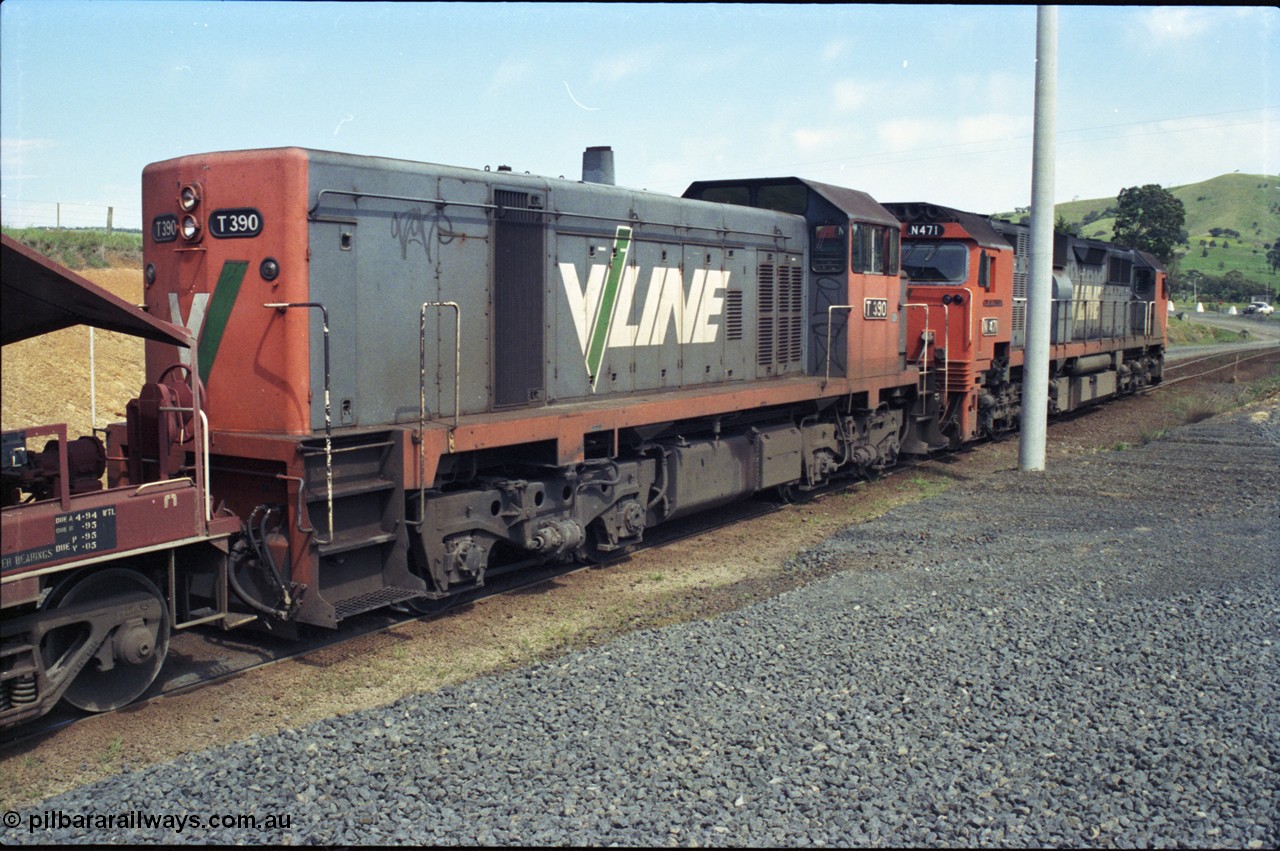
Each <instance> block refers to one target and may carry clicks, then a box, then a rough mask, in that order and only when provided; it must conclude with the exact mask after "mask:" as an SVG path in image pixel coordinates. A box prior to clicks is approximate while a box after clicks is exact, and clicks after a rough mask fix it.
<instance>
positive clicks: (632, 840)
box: [0, 358, 1280, 847]
mask: <svg viewBox="0 0 1280 851" xmlns="http://www.w3.org/2000/svg"><path fill="white" fill-rule="evenodd" d="M1257 369H1258V370H1259V371H1258V372H1256V373H1249V367H1248V366H1246V365H1242V366H1241V367H1239V370H1238V371H1237V372H1236V374H1235V377H1236V378H1237V379H1239V378H1241V375H1240V372H1241V371H1243V372H1245V373H1246V376H1247V375H1249V374H1252V375H1254V376H1256V375H1266V374H1271V375H1274V369H1275V367H1274V358H1273V359H1272V361H1271V363H1270V365H1261V366H1257ZM1271 381H1272V384H1271V387H1272V392H1274V378H1272V379H1271ZM1245 386H1247V384H1242V383H1233V382H1231V381H1228V380H1224V376H1222V375H1221V374H1220V375H1219V376H1218V378H1216V379H1204V380H1203V381H1202V382H1200V385H1199V389H1198V391H1197V392H1196V393H1195V394H1194V395H1191V394H1187V393H1184V394H1183V395H1178V396H1166V397H1161V396H1160V395H1159V394H1154V395H1152V396H1147V397H1141V398H1138V399H1131V400H1126V401H1125V402H1123V403H1121V404H1118V405H1110V406H1106V407H1105V408H1102V409H1100V410H1098V411H1095V412H1094V413H1092V414H1089V415H1087V416H1085V417H1081V418H1079V419H1077V420H1073V421H1071V422H1066V423H1060V424H1057V425H1055V426H1053V427H1052V428H1051V429H1050V448H1049V470H1048V472H1046V473H1043V474H1018V473H1016V472H1014V467H1015V466H1016V442H1006V443H1002V444H997V445H995V446H989V447H984V448H982V449H979V450H976V451H974V452H970V453H965V454H963V455H960V456H957V457H956V458H955V459H953V460H951V461H949V462H947V463H945V464H939V465H931V466H930V467H928V468H920V469H918V470H909V471H904V472H902V473H900V474H898V475H896V476H894V477H893V478H891V479H888V480H886V481H882V482H878V483H876V484H875V485H874V486H873V487H869V488H864V489H860V490H856V491H854V492H851V493H849V494H845V495H841V496H839V497H836V498H834V499H829V500H824V501H822V502H820V503H810V504H805V505H798V506H791V507H789V508H788V509H786V510H785V511H783V512H779V513H778V514H776V515H772V516H771V517H769V518H763V519H761V520H757V521H752V522H751V523H749V524H744V527H743V528H739V527H734V529H733V530H731V531H729V532H726V530H718V531H716V532H714V533H709V534H708V535H707V536H704V537H703V538H698V539H691V540H688V541H684V542H681V543H679V544H676V545H674V546H672V547H668V548H664V549H663V550H661V551H657V552H651V553H645V554H642V555H639V556H637V557H635V558H633V559H631V560H629V561H628V562H625V563H623V564H620V565H617V566H615V567H613V568H610V569H608V570H603V571H589V572H583V573H579V574H575V575H573V576H570V577H565V578H563V579H561V580H557V581H556V582H554V583H550V584H549V585H548V586H547V587H545V588H541V589H539V590H537V591H534V592H529V593H524V594H518V595H508V596H507V597H503V598H494V599H491V600H486V601H484V602H483V603H481V604H478V605H475V606H472V607H470V608H468V609H467V610H464V611H462V612H459V613H457V614H455V615H453V616H451V617H448V618H443V619H438V620H435V621H428V622H419V623H414V624H410V625H407V626H406V627H404V628H398V629H397V630H394V631H392V632H391V633H388V634H384V635H381V636H371V637H367V638H365V639H361V640H359V641H358V642H355V643H354V646H351V645H344V646H343V647H342V648H339V649H335V650H331V651H325V653H324V654H322V656H320V657H317V658H312V659H309V660H307V661H304V662H298V663H288V664H286V665H282V666H277V667H276V668H273V669H270V670H268V671H261V672H254V673H252V674H249V675H246V676H244V677H242V678H240V679H238V680H236V681H235V682H233V683H231V684H228V685H227V686H225V687H219V688H215V689H209V690H205V691H203V692H199V693H196V694H193V695H185V696H182V697H179V698H176V699H174V700H165V701H162V702H159V703H156V704H152V705H150V706H146V707H141V708H140V709H138V710H136V711H135V712H129V713H118V714H116V715H113V716H104V717H102V718H95V719H91V720H90V721H88V722H86V723H85V724H81V725H77V726H76V727H74V728H71V729H70V730H67V731H63V733H66V734H67V735H65V736H64V735H63V733H59V734H57V735H55V736H54V737H51V739H50V740H48V741H45V742H41V743H38V744H36V745H34V746H31V747H28V748H25V749H24V750H23V751H22V752H20V753H14V754H8V755H6V756H5V757H4V758H3V760H0V769H3V771H4V775H3V789H4V796H5V799H6V802H7V803H6V806H5V808H6V809H11V808H16V807H18V806H19V805H20V804H22V802H24V801H25V802H27V803H28V804H30V806H31V808H30V809H27V810H22V811H21V816H22V818H23V821H22V825H23V827H22V829H20V830H8V829H6V831H5V833H4V839H5V841H6V842H32V841H35V842H44V843H48V842H64V841H76V842H82V841H93V842H103V841H147V842H161V841H165V842H167V841H181V842H209V841H218V842H255V843H256V842H286V843H300V842H320V843H330V844H345V843H362V844H363V843H379V842H381V843H405V842H420V843H441V844H475V843H480V844H522V843H530V844H566V843H572V844H593V845H594V844H608V843H614V842H617V843H621V844H639V845H668V844H678V845H689V844H716V845H765V844H768V845H815V844H840V845H865V844H893V845H898V844H905V845H916V844H928V845H964V846H972V845H975V844H983V845H1019V846H1021V845H1069V846H1082V845H1083V846H1107V845H1121V846H1124V845H1167V844H1177V845H1192V846H1200V847H1223V846H1226V847H1231V846H1237V847H1274V846H1275V845H1276V844H1278V842H1280V832H1278V830H1277V821H1276V814H1277V802H1276V800H1275V795H1276V790H1277V788H1280V783H1278V782H1277V781H1278V780H1280V777H1278V776H1277V775H1278V773H1280V731H1278V729H1277V723H1276V719H1275V712H1274V708H1275V706H1276V705H1277V698H1280V674H1278V671H1280V665H1277V659H1276V649H1275V648H1276V641H1277V640H1278V638H1280V637H1278V636H1277V634H1276V633H1277V626H1276V625H1277V623H1278V622H1280V618H1278V617H1277V616H1278V615H1280V604H1278V601H1277V581H1276V580H1277V575H1276V574H1277V568H1278V566H1280V549H1278V548H1277V536H1276V532H1275V528H1276V522H1275V521H1276V518H1277V517H1280V502H1278V499H1280V498H1278V497H1277V492H1278V489H1277V487H1276V483H1277V482H1278V481H1280V406H1278V405H1277V400H1276V398H1275V396H1274V395H1272V396H1271V397H1270V398H1269V399H1268V400H1266V401H1265V402H1263V403H1260V404H1253V405H1252V406H1249V407H1246V408H1244V409H1242V410H1238V411H1236V412H1234V413H1228V414H1223V415H1220V416H1216V417H1210V416H1209V414H1211V413H1213V411H1214V409H1215V408H1217V409H1218V410H1221V409H1222V408H1225V407H1229V406H1230V405H1231V404H1235V403H1239V402H1240V401H1242V400H1243V399H1244V398H1245V397H1246V394H1244V392H1243V388H1244V387H1245ZM1175 400H1176V401H1175ZM1204 417H1208V418H1207V419H1205V418H1204ZM1192 420H1201V421H1199V422H1194V423H1193V424H1190V425H1186V424H1185V423H1187V422H1188V421H1192ZM921 500H927V501H926V502H924V503H923V504H921ZM872 518H876V519H872ZM859 521H866V522H859ZM851 524H857V525H852V526H851ZM841 530H846V531H841ZM784 592H785V593H784ZM633 630H635V631H633ZM628 633H629V634H628ZM616 636H621V637H616ZM594 644H599V645H600V646H597V647H592V646H591V645H594ZM441 648H447V650H445V651H444V652H442V651H441ZM566 649H568V650H569V651H570V652H568V653H565V652H564V651H565V650H566ZM431 666H435V667H434V668H433V667H431ZM477 674H481V676H477ZM218 744H221V745H225V746H222V747H215V748H214V749H212V750H205V749H204V747H205V746H207V745H218ZM184 754H185V755H184ZM162 760H170V761H169V762H164V763H162V764H153V763H160V762H161V761H162ZM77 762H78V763H79V764H78V766H77ZM64 770H65V771H66V773H65V774H64V773H63V771H64ZM122 770H123V771H124V773H119V774H117V772H120V771H122ZM68 776H69V777H71V778H72V779H71V781H70V782H67V780H66V779H63V778H66V777H68ZM94 776H105V779H102V780H99V781H97V782H92V783H89V785H84V786H81V785H80V784H82V783H85V782H86V781H90V780H92V779H93V777H94ZM54 778H57V779H56V780H55V779H54ZM74 787H79V788H74ZM66 790H69V791H66ZM64 791H65V794H62V795H56V796H54V797H46V796H48V795H52V794H54V793H55V792H64ZM40 799H43V800H40ZM36 801H39V803H38V804H37V803H34V802H36ZM54 809H56V810H59V811H63V812H98V813H102V812H108V811H110V812H123V811H125V810H126V809H143V810H146V811H149V812H150V813H152V814H158V815H163V814H170V815H174V816H177V815H181V814H199V813H203V814H208V813H217V812H221V813H242V814H243V813H249V812H253V813H257V814H260V815H263V816H264V817H265V816H266V815H268V814H276V815H288V816H289V821H290V824H289V826H288V827H287V828H285V827H281V828H277V829H276V831H275V832H273V833H261V832H259V833H249V832H246V831H244V830H243V829H241V830H228V831H211V830H195V829H188V830H185V831H182V832H178V831H177V830H175V829H174V828H173V827H172V826H171V827H169V828H163V827H160V828H156V829H152V830H134V829H130V830H124V831H120V830H118V829H117V830H111V831H100V832H94V831H86V830H80V829H75V828H72V829H54V830H51V831H37V832H30V833H28V832H27V831H26V829H25V825H26V824H27V822H26V821H25V819H26V817H27V816H29V815H32V814H38V813H40V812H42V811H47V810H54Z"/></svg>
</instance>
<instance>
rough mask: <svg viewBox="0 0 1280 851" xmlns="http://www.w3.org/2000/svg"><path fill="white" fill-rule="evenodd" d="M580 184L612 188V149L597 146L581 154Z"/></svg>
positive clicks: (606, 146) (605, 146)
mask: <svg viewBox="0 0 1280 851" xmlns="http://www.w3.org/2000/svg"><path fill="white" fill-rule="evenodd" d="M582 182H583V183H603V184H606V185H608V186H613V148H611V147H610V146H608V145H597V146H595V147H592V148H587V149H586V150H585V151H583V152H582Z"/></svg>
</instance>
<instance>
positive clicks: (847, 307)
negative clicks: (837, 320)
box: [822, 304, 855, 388]
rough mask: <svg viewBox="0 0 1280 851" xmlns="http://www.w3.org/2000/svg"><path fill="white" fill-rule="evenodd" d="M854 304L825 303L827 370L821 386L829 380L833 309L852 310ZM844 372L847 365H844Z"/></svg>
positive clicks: (825, 384)
mask: <svg viewBox="0 0 1280 851" xmlns="http://www.w3.org/2000/svg"><path fill="white" fill-rule="evenodd" d="M854 307H855V305H852V304H829V305H827V365H826V366H827V371H826V376H825V377H824V378H823V379H822V386H823V387H824V388H825V387H826V386H827V384H829V383H830V382H831V317H832V313H831V311H833V310H853V308H854ZM845 372H846V374H847V373H848V367H845Z"/></svg>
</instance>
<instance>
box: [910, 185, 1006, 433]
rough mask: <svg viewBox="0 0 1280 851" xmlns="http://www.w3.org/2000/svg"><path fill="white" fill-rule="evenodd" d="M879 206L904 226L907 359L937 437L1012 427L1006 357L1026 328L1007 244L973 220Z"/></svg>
mask: <svg viewBox="0 0 1280 851" xmlns="http://www.w3.org/2000/svg"><path fill="white" fill-rule="evenodd" d="M886 206H887V207H888V209H890V210H891V211H893V212H894V214H895V215H896V216H897V217H898V218H899V219H900V220H901V221H902V223H903V224H902V269H903V273H904V275H905V276H906V278H907V304H906V307H905V311H906V316H907V319H906V327H907V339H908V358H909V360H910V361H911V362H912V363H914V364H917V365H919V367H920V370H921V381H922V382H926V383H927V384H928V385H929V386H931V387H934V388H936V389H937V392H938V393H939V394H940V398H939V404H940V409H941V410H940V414H939V422H940V428H941V430H942V432H943V433H944V434H945V435H947V437H948V440H949V441H950V442H951V443H952V444H953V445H955V444H958V443H960V442H963V441H966V440H972V439H973V438H975V437H978V436H982V435H990V434H996V433H999V432H1003V431H1007V430H1010V429H1013V428H1016V427H1017V422H1018V420H1017V417H1018V411H1019V408H1018V397H1019V395H1020V394H1019V388H1018V387H1017V386H1016V384H1015V383H1014V382H1013V381H1012V380H1011V377H1012V376H1011V374H1010V351H1011V347H1012V345H1013V344H1014V338H1015V336H1016V337H1019V338H1020V337H1021V334H1022V331H1023V328H1024V327H1025V318H1026V297H1025V296H1026V293H1025V283H1024V284H1023V286H1024V290H1023V292H1022V293H1021V294H1019V293H1016V292H1015V275H1014V267H1013V247H1012V246H1011V245H1010V244H1009V242H1008V241H1007V240H1006V239H1005V238H1004V237H1003V236H1001V235H1000V233H999V232H997V231H996V229H995V228H993V227H992V226H991V223H990V222H989V221H987V219H985V218H984V217H982V216H978V215H976V214H973V213H966V212H962V211H960V210H953V209H950V208H947V207H940V206H936V205H932V204H924V203H893V204H887V205H886ZM1020 342H1021V341H1020V339H1019V340H1018V343H1019V344H1020Z"/></svg>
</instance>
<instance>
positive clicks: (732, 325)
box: [724, 290, 742, 340]
mask: <svg viewBox="0 0 1280 851" xmlns="http://www.w3.org/2000/svg"><path fill="white" fill-rule="evenodd" d="M724 336H725V339H727V340H741V339H742V290H725V293H724Z"/></svg>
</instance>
